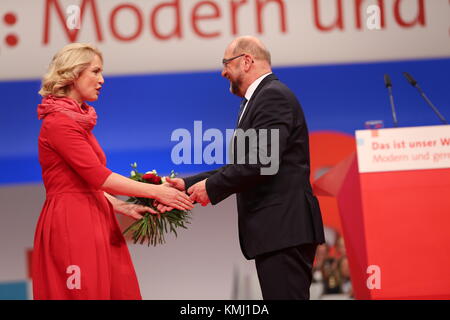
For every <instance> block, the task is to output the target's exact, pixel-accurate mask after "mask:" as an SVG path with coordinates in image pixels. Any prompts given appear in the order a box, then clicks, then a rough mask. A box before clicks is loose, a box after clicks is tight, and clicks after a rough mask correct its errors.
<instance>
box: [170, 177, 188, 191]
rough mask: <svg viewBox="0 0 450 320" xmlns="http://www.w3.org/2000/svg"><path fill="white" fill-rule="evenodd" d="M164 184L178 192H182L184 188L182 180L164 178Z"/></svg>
mask: <svg viewBox="0 0 450 320" xmlns="http://www.w3.org/2000/svg"><path fill="white" fill-rule="evenodd" d="M166 182H167V183H168V184H170V186H171V187H172V188H175V189H178V190H180V191H184V189H185V188H186V186H185V184H184V180H183V179H181V178H169V177H166Z"/></svg>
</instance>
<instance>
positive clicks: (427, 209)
mask: <svg viewBox="0 0 450 320" xmlns="http://www.w3.org/2000/svg"><path fill="white" fill-rule="evenodd" d="M356 141H357V155H352V156H351V157H349V158H348V159H346V160H344V161H343V162H341V163H340V164H338V165H337V166H336V167H334V168H332V169H331V170H330V171H329V172H328V173H327V174H325V175H324V176H322V177H321V178H320V179H319V180H317V181H316V182H315V184H314V187H315V190H316V192H317V193H318V194H319V195H320V194H322V195H331V196H335V197H336V198H337V202H338V206H339V213H340V217H341V223H342V229H343V233H344V239H345V243H346V249H347V254H348V258H349V264H350V270H351V277H352V283H353V287H354V294H355V298H356V299H450V126H432V127H414V128H395V129H380V130H362V131H357V132H356Z"/></svg>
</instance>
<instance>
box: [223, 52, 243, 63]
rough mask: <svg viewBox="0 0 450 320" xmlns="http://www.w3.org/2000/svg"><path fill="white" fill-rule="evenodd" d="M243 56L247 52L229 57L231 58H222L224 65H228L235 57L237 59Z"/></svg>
mask: <svg viewBox="0 0 450 320" xmlns="http://www.w3.org/2000/svg"><path fill="white" fill-rule="evenodd" d="M243 56H245V53H242V54H240V55H238V56H235V57H232V58H229V59H222V64H223V66H226V65H227V64H228V63H230V62H231V61H233V60H234V59H237V58H240V57H243Z"/></svg>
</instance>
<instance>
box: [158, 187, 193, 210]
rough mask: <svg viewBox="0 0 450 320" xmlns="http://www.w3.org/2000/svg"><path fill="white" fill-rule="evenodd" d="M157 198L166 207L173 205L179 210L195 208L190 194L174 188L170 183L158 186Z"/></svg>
mask: <svg viewBox="0 0 450 320" xmlns="http://www.w3.org/2000/svg"><path fill="white" fill-rule="evenodd" d="M156 187H157V188H158V190H157V191H156V195H155V199H156V200H157V201H158V202H159V203H160V204H163V205H165V206H166V207H172V208H175V209H178V210H191V209H192V208H194V205H193V204H192V201H191V199H189V196H188V195H187V194H186V193H184V192H181V191H178V190H176V189H175V188H172V187H171V186H170V185H169V184H168V183H165V184H162V185H158V186H156Z"/></svg>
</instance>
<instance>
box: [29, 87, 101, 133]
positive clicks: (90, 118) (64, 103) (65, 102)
mask: <svg viewBox="0 0 450 320" xmlns="http://www.w3.org/2000/svg"><path fill="white" fill-rule="evenodd" d="M53 112H61V113H64V114H65V115H68V116H69V117H70V118H72V119H73V120H75V121H76V122H78V124H79V125H80V126H81V127H83V128H84V129H86V130H87V131H91V130H92V129H93V128H94V126H95V124H96V123H97V113H96V112H95V109H94V108H93V107H92V106H90V105H88V104H87V103H85V102H83V104H82V105H81V106H80V105H79V104H78V102H76V101H75V100H73V99H71V98H68V97H62V98H59V97H55V96H53V95H48V96H46V97H44V98H43V99H42V102H41V104H39V105H38V107H37V113H38V119H39V120H42V119H44V118H45V117H46V116H47V115H49V114H50V113H53Z"/></svg>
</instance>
